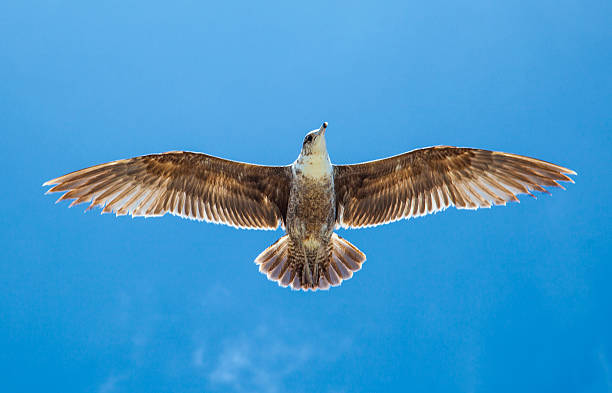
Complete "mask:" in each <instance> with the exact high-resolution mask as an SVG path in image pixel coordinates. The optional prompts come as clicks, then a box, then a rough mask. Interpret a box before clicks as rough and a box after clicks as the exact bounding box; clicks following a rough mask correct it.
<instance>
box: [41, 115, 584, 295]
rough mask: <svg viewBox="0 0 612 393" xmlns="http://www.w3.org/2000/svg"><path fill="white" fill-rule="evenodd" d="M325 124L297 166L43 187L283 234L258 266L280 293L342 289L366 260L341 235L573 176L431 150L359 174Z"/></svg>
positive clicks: (136, 174) (218, 167)
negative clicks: (337, 151)
mask: <svg viewBox="0 0 612 393" xmlns="http://www.w3.org/2000/svg"><path fill="white" fill-rule="evenodd" d="M326 129H327V123H323V125H322V126H321V127H320V128H319V129H318V130H313V131H311V132H310V133H308V134H307V135H306V137H305V139H304V143H303V145H302V151H301V152H300V155H299V156H298V158H297V160H296V161H295V162H293V163H292V164H291V165H286V166H263V165H253V164H247V163H242V162H236V161H230V160H225V159H222V158H217V157H213V156H210V155H207V154H202V153H193V152H183V151H172V152H167V153H162V154H151V155H145V156H140V157H134V158H130V159H125V160H118V161H112V162H109V163H106V164H100V165H96V166H93V167H90V168H86V169H82V170H80V171H76V172H72V173H69V174H67V175H64V176H60V177H58V178H55V179H53V180H49V181H48V182H46V183H44V186H50V185H53V187H52V188H51V189H49V191H48V192H59V191H64V192H65V194H63V195H62V196H61V197H60V198H59V199H58V201H61V200H64V199H73V200H74V201H73V202H72V203H71V205H70V206H73V205H75V204H79V203H84V202H90V203H91V204H90V206H89V207H88V210H89V209H91V208H93V207H95V206H100V207H102V209H103V210H102V212H103V213H110V212H115V213H116V214H117V215H125V214H131V215H132V216H145V217H148V216H162V215H164V214H166V213H171V214H174V215H178V216H181V217H187V218H191V219H196V220H205V221H210V222H216V223H223V224H227V225H231V226H234V227H237V228H251V229H276V228H278V226H279V225H281V226H282V227H283V228H284V229H285V230H286V232H287V234H286V235H285V236H283V237H281V238H280V239H279V240H278V241H276V243H274V244H273V245H271V246H270V247H268V248H267V249H266V250H264V251H263V252H262V253H261V254H260V255H259V256H258V257H257V258H256V259H255V262H256V263H257V264H258V265H259V270H260V271H261V272H263V273H265V274H267V276H268V278H269V279H271V280H273V281H276V282H278V284H279V285H281V286H284V287H286V286H290V287H291V288H293V289H302V290H316V289H328V288H329V287H330V286H337V285H340V283H341V282H342V281H343V280H346V279H348V278H350V277H352V275H353V272H355V271H357V270H359V269H361V265H362V264H363V262H365V259H366V258H365V255H364V254H363V253H362V252H361V251H360V250H359V249H357V248H356V247H355V246H353V245H352V244H351V243H349V242H348V241H347V240H345V239H343V238H341V237H340V236H338V235H337V234H335V233H334V232H333V231H334V229H336V228H338V227H344V228H362V227H368V226H375V225H380V224H386V223H389V222H392V221H396V220H399V219H402V218H409V217H417V216H422V215H425V214H429V213H432V212H436V211H439V210H444V209H446V208H447V207H449V206H455V207H457V208H458V209H477V208H479V207H491V206H492V205H505V204H506V202H508V201H518V199H517V195H519V194H530V195H532V194H531V191H534V190H535V191H539V192H545V193H548V191H547V190H546V189H545V188H544V187H549V186H552V187H562V186H561V185H560V184H559V183H558V182H559V181H568V182H572V183H573V180H572V179H571V178H570V177H568V176H567V175H568V174H570V175H575V174H576V173H575V172H574V171H572V170H570V169H567V168H564V167H562V166H559V165H555V164H551V163H548V162H545V161H541V160H537V159H535V158H530V157H524V156H520V155H516V154H509V153H502V152H495V151H488V150H481V149H471V148H460V147H452V146H434V147H428V148H424V149H417V150H413V151H410V152H407V153H403V154H400V155H397V156H393V157H389V158H385V159H381V160H375V161H370V162H365V163H360V164H353V165H333V164H331V161H330V159H329V155H328V153H327V146H326V142H325V131H326Z"/></svg>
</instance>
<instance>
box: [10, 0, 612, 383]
mask: <svg viewBox="0 0 612 393" xmlns="http://www.w3.org/2000/svg"><path fill="white" fill-rule="evenodd" d="M533 3H534V2H517V1H508V2H485V1H472V2H466V3H465V4H459V3H458V2H444V1H432V2H425V3H422V4H421V3H418V4H417V3H414V4H412V3H410V2H383V3H381V2H370V3H363V2H352V1H351V2H349V1H344V2H333V3H331V2H323V1H310V2H302V3H300V4H299V5H298V4H296V3H295V2H277V3H269V2H265V3H262V2H258V3H253V2H232V1H228V2H214V3H211V2H196V1H175V2H172V3H170V2H150V1H146V2H145V1H131V2H125V1H104V2H98V3H96V4H94V3H92V2H82V1H60V0H56V1H45V2H38V1H37V2H34V1H19V2H17V1H12V2H3V3H2V5H0V37H1V38H0V127H1V130H2V131H1V135H2V138H1V139H2V143H0V160H1V164H2V167H3V171H2V175H3V184H4V186H5V187H6V190H5V192H3V193H2V194H1V196H0V202H1V203H0V220H1V222H2V224H3V225H2V226H1V228H2V229H0V231H1V232H0V290H1V293H2V296H0V348H2V351H0V370H2V381H3V382H2V384H3V387H4V388H3V390H4V391H7V392H32V391H43V390H44V391H45V392H63V393H66V392H83V391H89V392H100V393H115V392H166V391H167V392H170V391H171V392H228V391H232V392H239V393H246V392H263V393H274V392H284V391H294V392H308V391H317V392H328V393H341V392H374V391H378V392H381V391H386V392H405V391H430V392H453V391H456V392H492V391H494V392H516V391H524V392H541V391H555V392H564V391H567V392H604V391H612V333H610V332H612V313H611V310H612V286H611V285H610V283H609V281H610V278H611V277H612V263H611V261H612V252H611V237H612V236H611V234H610V232H611V231H610V229H611V228H610V222H611V218H612V217H611V213H610V210H609V208H608V203H609V200H610V199H611V198H612V192H611V189H610V186H609V180H610V178H611V176H612V171H611V169H610V163H611V162H612V136H611V135H612V134H611V131H612V72H611V70H612V27H611V26H612V21H611V17H612V4H611V3H610V2H608V1H584V2H570V1H540V2H535V3H536V4H533ZM323 121H328V122H329V125H330V126H329V129H328V132H327V142H328V148H329V152H330V155H331V158H332V161H333V162H336V163H350V162H358V161H365V160H370V159H376V158H380V157H384V156H388V155H392V154H397V153H401V152H404V151H407V150H411V149H413V148H416V147H423V146H430V145H436V144H448V145H458V146H472V147H480V148H486V149H492V150H502V151H508V152H513V153H519V154H524V155H531V156H535V157H537V158H541V159H544V160H547V161H551V162H555V163H558V164H561V165H564V166H567V167H569V168H572V169H574V170H576V171H577V172H578V174H579V175H578V176H577V177H576V184H570V185H568V186H567V191H562V190H553V195H552V196H546V195H543V196H539V197H538V199H537V200H533V199H532V198H529V197H523V198H521V203H520V204H511V205H509V206H507V207H499V208H494V209H488V210H482V211H478V212H472V211H457V210H454V209H449V210H447V211H446V212H444V213H442V214H436V215H433V216H428V217H425V218H418V219H414V220H410V221H402V222H398V223H394V224H391V225H387V226H384V227H379V228H376V229H366V230H358V231H344V230H343V231H340V234H341V235H342V236H344V237H346V238H347V239H349V240H350V241H351V242H352V243H354V244H355V245H356V246H357V247H359V248H360V249H361V250H363V251H364V252H365V253H366V254H367V256H368V260H367V262H366V263H365V265H364V268H363V269H362V270H361V271H360V272H358V273H357V274H356V275H355V276H354V277H353V279H351V280H349V281H347V282H345V283H344V284H343V285H342V286H341V287H339V288H334V289H332V290H331V291H329V292H318V293H315V294H313V293H298V292H292V291H290V290H288V289H282V288H279V287H277V285H276V284H275V283H273V282H270V281H268V280H267V279H266V278H265V276H263V275H261V274H260V273H259V272H258V270H257V267H256V266H255V264H254V263H253V259H254V258H255V257H256V256H257V255H258V254H259V253H260V252H261V251H262V250H263V249H265V248H266V247H267V246H268V245H270V244H271V243H273V242H274V241H275V240H276V239H277V238H278V237H280V236H281V235H282V233H281V232H280V231H277V232H265V231H264V232H258V231H239V230H236V229H233V228H229V227H223V226H219V225H213V224H204V223H197V222H192V221H188V220H181V219H178V218H176V217H172V216H170V217H163V218H157V219H131V218H127V217H122V218H115V217H114V216H112V215H104V216H101V215H99V214H97V212H93V213H92V212H90V213H87V214H84V213H83V209H82V208H73V209H68V208H67V203H62V204H58V205H54V204H53V202H54V201H55V199H56V198H55V196H44V195H43V193H44V189H43V188H42V187H41V184H42V183H43V182H44V181H46V180H48V179H50V178H53V177H56V176H58V175H61V174H64V173H67V172H69V171H72V170H76V169H80V168H83V167H86V166H89V165H93V164H97V163H101V162H106V161H110V160H114V159H119V158H126V157H131V156H136V155H141V154H147V153H155V152H162V151H168V150H176V149H184V150H195V151H202V152H206V153H210V154H213V155H217V156H222V157H226V158H230V159H235V160H240V161H247V162H255V163H260V164H277V165H280V164H287V163H290V162H292V161H293V160H294V159H295V158H296V157H297V154H298V153H299V149H300V146H301V140H302V138H303V136H304V134H305V133H306V132H307V131H309V130H311V129H313V128H316V127H318V126H319V125H320V124H321V122H323ZM98 212H99V211H98Z"/></svg>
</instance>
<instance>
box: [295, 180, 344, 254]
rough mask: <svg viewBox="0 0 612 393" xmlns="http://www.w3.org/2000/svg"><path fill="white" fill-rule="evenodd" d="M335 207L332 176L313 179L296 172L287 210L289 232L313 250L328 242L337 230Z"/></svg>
mask: <svg viewBox="0 0 612 393" xmlns="http://www.w3.org/2000/svg"><path fill="white" fill-rule="evenodd" d="M335 215H336V205H335V197H334V182H333V177H332V176H331V175H329V176H325V177H320V178H311V177H309V176H306V175H304V174H303V173H299V171H296V174H295V176H294V178H293V184H292V187H291V194H290V197H289V206H288V209H287V232H288V233H289V235H290V236H292V237H293V238H295V239H296V240H300V241H302V242H305V244H304V245H305V246H309V245H310V246H312V247H313V248H314V247H315V246H317V245H318V244H322V243H326V242H327V241H328V240H329V239H328V238H329V236H331V233H332V232H333V229H334V222H335Z"/></svg>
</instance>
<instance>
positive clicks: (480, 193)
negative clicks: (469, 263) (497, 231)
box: [334, 146, 576, 228]
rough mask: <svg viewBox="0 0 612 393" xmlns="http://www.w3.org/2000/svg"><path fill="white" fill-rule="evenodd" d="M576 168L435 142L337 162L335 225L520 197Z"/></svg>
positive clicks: (563, 178) (375, 222)
mask: <svg viewBox="0 0 612 393" xmlns="http://www.w3.org/2000/svg"><path fill="white" fill-rule="evenodd" d="M566 174H576V173H575V172H574V171H572V170H570V169H567V168H563V167H561V166H558V165H555V164H551V163H548V162H545V161H541V160H537V159H534V158H530V157H524V156H519V155H516V154H509V153H502V152H494V151H488V150H481V149H471V148H459V147H452V146H435V147H430V148H424V149H418V150H413V151H411V152H408V153H404V154H400V155H397V156H394V157H389V158H385V159H382V160H376V161H371V162H366V163H361V164H354V165H334V182H335V191H336V203H337V212H338V214H337V222H336V223H337V226H341V227H346V228H360V227H368V226H375V225H380V224H385V223H388V222H392V221H396V220H399V219H402V218H410V217H418V216H422V215H425V214H430V213H433V212H437V211H440V210H444V209H446V208H447V207H449V206H455V207H457V208H458V209H477V208H480V207H491V206H492V205H505V204H506V202H508V201H516V202H518V198H517V195H519V194H529V195H531V196H533V194H532V193H531V191H533V190H535V191H539V192H544V193H548V191H547V190H546V189H545V188H544V187H545V186H552V187H562V186H561V185H560V184H559V183H558V181H569V182H573V181H572V179H571V178H569V177H568V176H566Z"/></svg>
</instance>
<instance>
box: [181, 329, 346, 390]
mask: <svg viewBox="0 0 612 393" xmlns="http://www.w3.org/2000/svg"><path fill="white" fill-rule="evenodd" d="M271 332H272V330H271V329H269V328H267V327H261V328H259V329H257V330H256V331H255V332H253V333H251V334H241V335H240V336H239V337H234V338H232V339H230V340H226V341H224V343H223V344H222V345H221V349H220V351H219V352H218V353H217V354H216V356H214V357H213V361H212V362H211V365H212V366H211V367H210V368H209V369H208V370H207V375H206V376H207V379H208V382H209V383H210V384H211V385H212V386H213V387H216V388H219V389H224V390H225V389H228V388H229V389H231V390H232V391H236V392H239V393H249V392H261V393H277V392H283V391H286V390H287V389H286V388H285V386H286V383H287V381H288V380H289V379H290V378H291V376H292V375H294V373H296V372H297V371H298V370H300V369H303V368H304V367H307V366H308V364H309V363H310V362H315V361H316V362H317V364H325V363H329V362H333V361H335V360H336V359H337V358H338V356H339V355H340V352H344V351H346V350H347V349H348V348H349V346H350V340H346V339H345V340H344V341H343V344H341V345H336V346H335V348H337V349H336V350H335V352H334V353H326V354H325V357H324V358H319V356H318V353H317V351H316V350H315V346H314V345H313V344H308V343H304V342H303V341H302V340H301V339H300V335H296V334H295V333H293V334H291V331H290V329H282V331H278V329H274V334H271ZM301 337H304V336H301ZM293 339H294V340H295V342H294V341H293ZM298 340H299V341H298ZM309 341H310V342H313V343H315V342H320V340H316V338H315V337H312V340H309ZM338 341H341V340H336V341H335V342H338ZM203 358H204V354H203V352H202V351H201V349H200V348H198V349H196V350H195V351H194V354H193V365H194V366H195V367H200V368H201V367H204V365H205V361H204V359H203Z"/></svg>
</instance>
